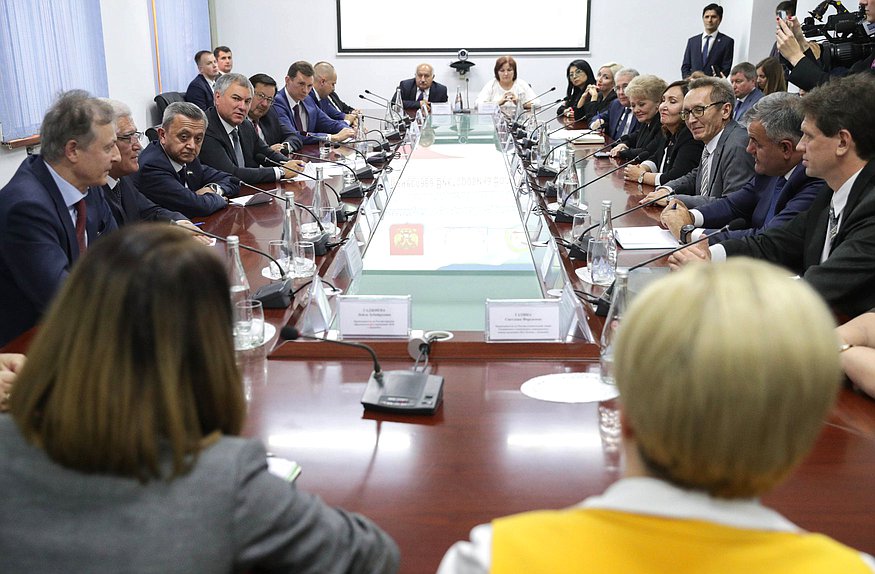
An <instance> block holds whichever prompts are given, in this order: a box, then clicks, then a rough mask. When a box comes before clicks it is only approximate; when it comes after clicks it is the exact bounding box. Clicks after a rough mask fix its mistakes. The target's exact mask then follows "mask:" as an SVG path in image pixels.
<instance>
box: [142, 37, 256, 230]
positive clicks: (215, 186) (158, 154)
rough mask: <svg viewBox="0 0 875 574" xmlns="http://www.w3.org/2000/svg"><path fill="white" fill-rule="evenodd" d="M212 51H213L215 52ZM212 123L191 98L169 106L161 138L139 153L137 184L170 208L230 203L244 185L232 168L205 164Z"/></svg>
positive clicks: (209, 209) (188, 210) (207, 210)
mask: <svg viewBox="0 0 875 574" xmlns="http://www.w3.org/2000/svg"><path fill="white" fill-rule="evenodd" d="M211 55H212V54H211ZM206 129H207V118H206V115H204V112H203V111H202V110H201V109H200V108H199V107H197V106H196V105H194V104H190V103H188V102H173V103H172V104H170V105H169V106H167V109H166V110H164V120H163V122H162V123H161V127H159V128H158V140H156V141H153V142H151V143H150V144H149V145H148V146H146V149H144V150H143V153H141V154H140V171H138V172H137V173H136V175H135V176H133V178H134V185H135V186H136V187H137V189H139V190H140V192H141V193H142V194H143V195H145V196H146V197H148V198H149V199H151V200H152V201H154V202H155V203H157V204H158V205H160V206H162V207H165V208H167V209H172V210H175V211H178V212H180V213H182V214H183V215H185V216H186V217H203V216H206V215H209V214H211V213H213V212H215V211H218V210H220V209H224V208H225V207H226V206H227V205H228V200H227V198H228V197H233V196H235V195H237V193H238V192H239V191H240V188H239V184H238V182H236V181H234V180H233V179H232V177H231V175H230V174H228V173H225V172H222V171H218V170H215V169H213V168H211V167H209V166H205V165H201V162H200V160H199V159H198V157H197V156H198V153H199V152H200V149H201V144H202V143H203V139H204V133H205V132H206Z"/></svg>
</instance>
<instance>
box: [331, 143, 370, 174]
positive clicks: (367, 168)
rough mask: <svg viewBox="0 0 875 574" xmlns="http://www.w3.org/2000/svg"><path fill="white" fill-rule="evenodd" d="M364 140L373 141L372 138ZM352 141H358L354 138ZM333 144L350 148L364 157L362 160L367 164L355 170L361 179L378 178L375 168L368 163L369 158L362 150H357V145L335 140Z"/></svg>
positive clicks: (336, 147) (335, 146) (333, 145)
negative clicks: (375, 174)
mask: <svg viewBox="0 0 875 574" xmlns="http://www.w3.org/2000/svg"><path fill="white" fill-rule="evenodd" d="M363 141H371V140H363ZM352 143H357V140H353V141H352ZM331 145H332V147H334V148H335V149H338V148H342V147H343V148H346V149H350V150H352V151H353V152H355V153H357V154H358V155H360V156H361V157H362V161H363V162H365V165H364V167H360V168H358V169H356V170H355V175H356V177H357V178H359V179H376V178H375V177H374V170H373V169H372V168H371V166H370V165H368V158H367V156H366V155H365V154H364V153H363V152H361V151H360V150H357V149H356V148H355V146H351V145H349V143H344V142H334V143H332V144H331Z"/></svg>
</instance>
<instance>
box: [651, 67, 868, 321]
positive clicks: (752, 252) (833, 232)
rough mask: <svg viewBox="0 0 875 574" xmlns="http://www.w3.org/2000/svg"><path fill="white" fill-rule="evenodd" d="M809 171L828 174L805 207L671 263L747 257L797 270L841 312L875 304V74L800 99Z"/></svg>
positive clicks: (848, 79) (863, 309)
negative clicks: (786, 218)
mask: <svg viewBox="0 0 875 574" xmlns="http://www.w3.org/2000/svg"><path fill="white" fill-rule="evenodd" d="M799 104H800V106H801V110H802V115H803V117H804V118H805V119H804V120H803V122H802V139H801V140H799V149H800V150H801V151H802V161H803V164H804V165H805V173H806V174H807V175H808V176H810V177H819V178H821V179H823V180H824V181H825V182H826V184H827V186H828V189H824V190H823V191H821V192H820V193H819V194H818V195H817V197H816V198H815V200H814V202H813V203H812V204H811V207H809V208H808V209H807V210H806V211H803V212H802V213H800V214H799V215H797V216H796V217H794V218H793V219H792V220H790V221H789V222H788V223H787V224H786V225H783V226H777V227H772V228H770V229H767V230H765V231H764V232H762V233H760V234H758V235H755V236H752V237H745V238H742V239H730V240H728V241H724V242H723V243H719V244H717V245H712V246H711V247H710V248H709V247H707V246H704V245H702V244H696V245H691V246H690V247H688V248H686V249H684V250H682V251H678V252H677V253H675V254H673V255H671V256H670V257H669V260H668V262H669V266H671V267H674V268H676V267H678V266H680V265H684V264H685V263H687V262H689V261H707V260H710V259H714V260H723V259H725V258H726V257H727V256H735V255H746V256H749V257H756V258H758V259H765V260H767V261H771V262H772V263H776V264H778V265H783V266H784V267H786V268H787V269H789V270H790V271H792V272H793V273H796V274H798V275H800V276H801V277H802V278H803V279H805V281H807V282H808V283H810V284H811V286H812V287H814V289H815V290H816V291H818V292H819V293H820V294H821V296H823V298H824V299H826V301H827V303H829V304H830V305H831V306H832V307H833V308H834V309H835V310H836V311H837V312H838V313H842V314H844V315H848V316H851V317H853V316H856V315H859V314H860V313H865V312H866V311H868V310H870V309H872V308H875V250H873V249H872V244H873V241H875V161H873V160H875V78H872V77H871V76H869V75H868V74H854V75H852V76H848V77H845V78H838V79H835V80H833V81H832V82H829V83H828V84H824V85H823V86H820V87H818V88H817V89H815V90H812V91H811V92H810V93H809V94H808V95H806V96H805V97H804V98H800V100H799Z"/></svg>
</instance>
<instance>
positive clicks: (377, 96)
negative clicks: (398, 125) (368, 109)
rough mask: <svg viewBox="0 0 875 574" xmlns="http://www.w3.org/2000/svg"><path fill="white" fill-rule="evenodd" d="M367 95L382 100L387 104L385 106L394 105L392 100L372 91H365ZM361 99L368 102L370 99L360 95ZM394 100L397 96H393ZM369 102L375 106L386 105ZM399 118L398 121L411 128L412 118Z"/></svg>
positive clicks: (399, 103)
mask: <svg viewBox="0 0 875 574" xmlns="http://www.w3.org/2000/svg"><path fill="white" fill-rule="evenodd" d="M365 93H366V94H368V95H369V96H374V97H375V98H380V99H381V100H383V102H385V104H390V103H392V100H390V99H389V98H384V97H383V96H381V95H380V94H375V93H374V92H372V91H370V90H365ZM359 97H360V98H362V99H363V100H368V98H366V97H364V96H362V95H361V94H359ZM394 98H395V96H394V95H393V96H392V99H394ZM368 101H369V102H371V103H373V104H377V105H384V104H380V103H379V102H375V101H373V100H368ZM398 105H399V106H401V105H404V103H403V102H398ZM389 109H391V106H389ZM393 111H394V110H393ZM398 116H399V117H398V120H399V121H402V122H404V125H405V126H409V125H410V123H411V121H412V120H411V119H410V117H408V116H402V115H400V114H398Z"/></svg>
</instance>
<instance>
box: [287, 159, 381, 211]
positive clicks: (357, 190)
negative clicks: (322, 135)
mask: <svg viewBox="0 0 875 574" xmlns="http://www.w3.org/2000/svg"><path fill="white" fill-rule="evenodd" d="M292 154H294V155H296V156H299V157H305V158H307V159H313V160H319V161H321V162H324V163H333V164H334V165H339V166H341V167H344V168H346V169H347V170H349V172H350V173H351V174H352V177H353V178H355V183H351V184H349V185H346V186H345V187H344V188H343V191H341V192H340V197H341V198H344V199H358V198H360V197H362V196H363V194H364V190H363V188H362V185H361V183H360V182H359V175H358V174H357V173H356V171H355V170H354V169H352V168H351V167H349V166H348V165H346V164H345V163H343V162H341V161H334V160H332V159H326V158H322V157H319V156H315V155H308V154H305V153H300V152H297V151H294V152H292ZM371 173H372V174H373V172H371Z"/></svg>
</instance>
